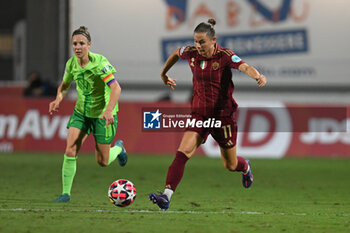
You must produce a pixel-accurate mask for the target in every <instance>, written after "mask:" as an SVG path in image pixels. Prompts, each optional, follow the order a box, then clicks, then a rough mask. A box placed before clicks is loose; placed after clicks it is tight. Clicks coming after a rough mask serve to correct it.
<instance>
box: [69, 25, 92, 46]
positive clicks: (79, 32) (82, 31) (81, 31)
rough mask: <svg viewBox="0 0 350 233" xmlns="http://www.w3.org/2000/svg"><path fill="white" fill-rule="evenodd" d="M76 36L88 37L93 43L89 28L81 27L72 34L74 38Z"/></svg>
mask: <svg viewBox="0 0 350 233" xmlns="http://www.w3.org/2000/svg"><path fill="white" fill-rule="evenodd" d="M75 35H83V36H85V37H86V39H87V40H88V41H89V42H91V36H90V32H89V31H88V28H87V27H85V26H80V27H79V28H78V29H77V30H75V31H74V32H73V34H72V38H73V36H75Z"/></svg>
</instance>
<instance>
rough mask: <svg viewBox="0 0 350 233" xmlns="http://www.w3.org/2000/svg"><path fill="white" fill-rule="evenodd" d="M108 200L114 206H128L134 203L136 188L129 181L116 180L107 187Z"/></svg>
mask: <svg viewBox="0 0 350 233" xmlns="http://www.w3.org/2000/svg"><path fill="white" fill-rule="evenodd" d="M108 198H109V200H110V202H112V203H113V204H114V205H116V206H119V207H125V206H128V205H130V204H131V203H133V202H134V201H135V198H136V187H135V185H134V184H133V183H132V182H131V181H129V180H126V179H119V180H116V181H114V182H113V183H112V184H111V185H110V186H109V189H108Z"/></svg>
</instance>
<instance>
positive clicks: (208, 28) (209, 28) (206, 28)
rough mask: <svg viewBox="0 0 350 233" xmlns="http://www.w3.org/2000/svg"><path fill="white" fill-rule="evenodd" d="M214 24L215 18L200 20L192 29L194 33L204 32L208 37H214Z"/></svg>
mask: <svg viewBox="0 0 350 233" xmlns="http://www.w3.org/2000/svg"><path fill="white" fill-rule="evenodd" d="M215 24H216V21H215V19H209V20H208V23H205V22H202V23H200V24H198V26H197V27H196V28H195V29H194V32H195V33H200V32H205V33H207V35H208V36H209V38H210V39H213V38H214V37H215V29H214V25H215Z"/></svg>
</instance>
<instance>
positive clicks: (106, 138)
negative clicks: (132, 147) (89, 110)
mask: <svg viewBox="0 0 350 233" xmlns="http://www.w3.org/2000/svg"><path fill="white" fill-rule="evenodd" d="M117 123H118V118H117V116H114V124H111V125H109V126H108V128H107V126H106V123H105V120H103V119H95V120H94V126H95V129H94V131H93V134H94V137H95V141H96V148H95V157H96V161H97V163H98V164H100V165H101V166H102V167H105V166H108V165H109V164H111V163H112V162H113V161H114V160H115V159H116V158H118V162H119V165H120V166H125V164H126V163H127V160H128V157H127V153H126V150H125V147H124V143H123V141H122V140H117V141H116V142H115V144H114V146H111V143H112V141H113V139H114V137H115V135H116V131H117Z"/></svg>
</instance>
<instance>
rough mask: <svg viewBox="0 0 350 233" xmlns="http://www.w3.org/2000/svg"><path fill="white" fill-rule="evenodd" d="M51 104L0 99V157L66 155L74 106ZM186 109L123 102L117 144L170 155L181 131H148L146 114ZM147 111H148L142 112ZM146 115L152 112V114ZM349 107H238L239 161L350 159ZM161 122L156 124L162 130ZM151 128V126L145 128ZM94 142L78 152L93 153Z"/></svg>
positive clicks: (211, 145)
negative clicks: (45, 153) (44, 153)
mask: <svg viewBox="0 0 350 233" xmlns="http://www.w3.org/2000/svg"><path fill="white" fill-rule="evenodd" d="M51 100H52V99H46V98H40V99H34V98H33V99H26V98H22V97H3V96H2V97H1V101H0V151H1V152H12V151H15V152H17V151H18V152H19V151H26V152H29V151H48V152H62V153H63V152H64V148H65V139H66V135H67V129H66V124H67V122H68V120H69V117H70V115H71V113H72V111H73V108H74V102H73V101H70V100H64V101H63V102H62V104H61V106H60V110H59V112H58V113H56V114H54V115H53V116H50V115H49V114H48V106H49V103H50V101H51ZM188 107H189V105H188V104H179V103H171V102H157V103H142V102H121V103H120V104H119V108H120V111H119V113H118V129H117V136H116V138H115V139H123V140H124V142H125V145H126V147H127V151H128V152H129V153H138V154H174V152H175V151H176V150H177V147H178V145H179V143H180V140H181V137H182V132H179V131H183V130H176V131H170V132H169V131H166V130H161V129H159V130H157V129H152V130H148V129H147V126H150V125H147V124H146V123H147V122H146V121H147V120H146V118H145V114H146V112H147V113H151V114H152V113H155V112H156V111H157V110H158V112H159V113H160V114H163V115H164V111H167V109H173V110H174V109H186V108H187V109H188ZM145 109H147V111H146V110H145ZM150 110H153V112H152V111H150ZM349 113H350V106H343V105H337V106H335V105H334V106H333V105H332V106H330V105H291V104H284V103H281V102H264V103H259V104H258V105H253V104H251V103H240V111H239V113H238V125H239V132H238V139H237V149H238V153H239V154H240V155H244V156H247V157H257V158H266V157H267V158H280V157H283V156H294V157H295V156H296V157H306V156H322V157H333V156H335V157H350V129H349V127H350V118H349V116H350V114H349ZM160 119H162V118H161V117H160V118H159V119H155V121H157V120H159V123H160V124H162V122H161V120H160ZM148 123H149V122H148ZM94 148H95V144H94V140H93V137H92V136H90V137H88V139H87V141H86V142H85V143H84V145H83V147H82V151H84V152H93V150H94ZM197 154H200V155H207V156H210V157H218V156H220V154H219V147H218V145H217V144H216V142H215V141H214V140H213V139H212V138H211V137H209V138H208V139H207V142H206V143H205V144H203V145H202V146H201V147H200V148H199V149H198V151H197Z"/></svg>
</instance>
